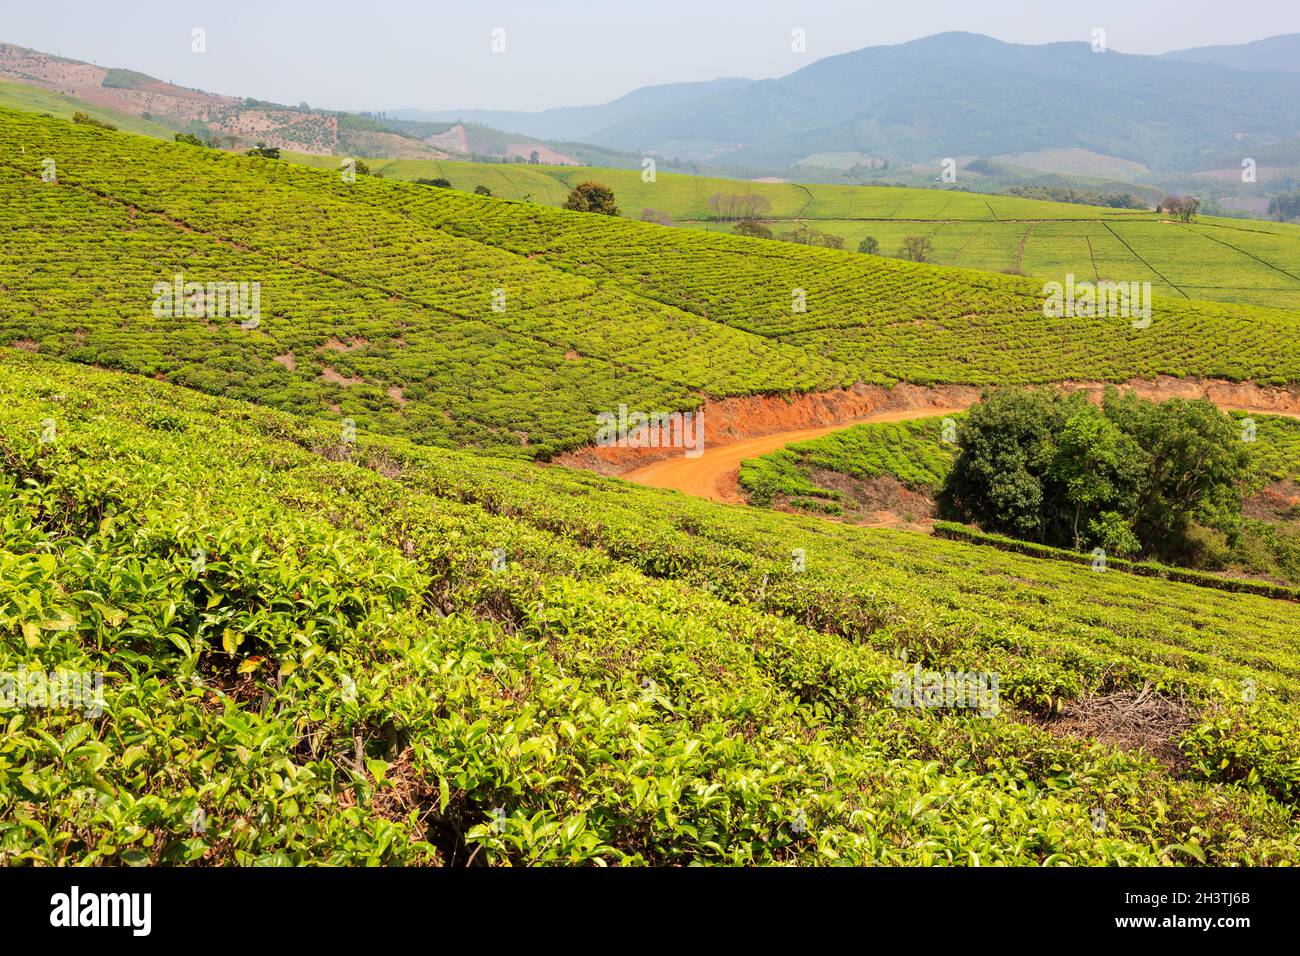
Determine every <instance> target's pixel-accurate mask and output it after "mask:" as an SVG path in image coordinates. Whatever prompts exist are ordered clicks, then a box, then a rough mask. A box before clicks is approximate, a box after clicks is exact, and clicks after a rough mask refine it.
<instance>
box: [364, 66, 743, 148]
mask: <svg viewBox="0 0 1300 956" xmlns="http://www.w3.org/2000/svg"><path fill="white" fill-rule="evenodd" d="M751 83H753V80H746V79H740V78H731V79H721V80H707V81H705V82H701V83H665V84H662V85H659V86H644V87H642V88H641V89H639V90H633V91H632V92H631V93H628V94H627V95H626V96H620V97H619V98H618V99H616V100H612V101H611V102H609V103H605V104H603V105H600V106H565V107H560V108H558V109H551V110H544V111H542V112H540V113H526V112H516V111H510V110H436V111H432V112H431V111H428V110H418V109H402V110H395V111H390V112H388V113H387V114H386V115H388V116H391V117H393V118H394V119H402V120H419V121H426V122H430V121H431V122H457V123H459V122H466V123H482V124H484V125H486V126H495V127H496V128H497V129H508V130H510V131H512V132H515V133H522V134H524V135H526V136H540V137H543V138H545V139H552V140H577V141H592V142H598V141H599V139H600V137H601V136H602V134H604V132H605V131H606V130H608V129H609V128H610V127H615V126H618V125H619V124H621V123H626V122H629V121H631V122H635V121H636V120H638V119H639V118H640V117H643V116H646V115H650V114H654V113H658V112H661V111H666V110H672V109H676V108H678V107H680V106H682V105H683V104H689V103H693V102H696V101H698V100H699V99H701V98H708V97H709V96H711V95H713V94H716V93H728V92H732V91H735V90H738V89H741V88H743V87H746V86H748V85H750V84H751Z"/></svg>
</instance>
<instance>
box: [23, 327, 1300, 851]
mask: <svg viewBox="0 0 1300 956" xmlns="http://www.w3.org/2000/svg"><path fill="white" fill-rule="evenodd" d="M0 354H2V356H3V358H2V359H0V469H2V471H0V486H2V487H3V493H0V520H2V521H3V522H4V526H5V528H6V534H5V537H4V543H3V546H2V547H0V635H2V636H3V640H2V641H0V654H2V655H3V662H2V664H0V670H4V671H7V672H13V671H14V670H15V669H19V668H30V669H31V670H42V671H50V670H55V669H59V670H62V671H71V672H78V673H80V672H99V673H101V674H102V675H103V679H104V688H103V710H102V713H97V714H90V715H87V714H83V713H81V712H79V711H75V710H69V709H58V708H51V707H49V706H34V707H31V708H29V709H26V710H23V711H21V712H19V713H16V714H13V715H12V716H10V718H9V720H8V724H7V731H8V733H7V735H6V739H5V742H4V744H3V745H2V746H3V753H4V756H5V759H4V761H0V780H2V781H3V783H4V786H3V787H0V808H3V812H0V855H2V856H3V858H4V859H5V860H31V861H46V862H57V861H63V860H72V859H76V860H79V861H84V862H97V861H114V860H120V861H122V862H179V861H183V860H189V861H198V860H203V861H205V862H210V863H221V862H235V861H237V862H243V863H252V862H263V863H286V862H297V861H303V860H327V861H330V862H335V863H349V862H351V863H360V862H371V863H382V862H388V863H400V862H408V863H409V862H441V863H454V864H460V863H464V862H466V861H467V860H469V859H470V858H472V859H473V860H475V861H476V862H480V863H482V862H487V863H505V862H512V863H527V862H539V861H565V862H580V861H596V862H607V863H617V862H658V863H692V862H705V863H707V862H731V863H741V862H751V861H753V862H791V863H795V862H797V863H819V862H849V863H861V862H898V863H902V862H912V863H924V864H933V863H995V862H1007V863H1045V864H1055V863H1102V862H1128V863H1183V862H1186V863H1196V862H1209V863H1225V862H1244V863H1280V862H1295V861H1296V860H1297V859H1300V857H1298V856H1297V854H1300V830H1298V829H1297V827H1296V824H1295V820H1294V809H1293V806H1291V805H1289V804H1288V803H1286V802H1283V801H1286V800H1291V799H1294V796H1295V794H1294V782H1295V779H1296V776H1295V771H1296V769H1297V765H1296V755H1295V753H1294V752H1293V742H1294V740H1295V735H1294V727H1293V726H1292V725H1293V724H1294V720H1295V716H1294V714H1295V711H1294V708H1295V707H1296V705H1297V704H1296V702H1297V701H1298V700H1300V664H1298V663H1297V657H1296V648H1295V647H1294V641H1293V640H1291V639H1290V636H1289V635H1291V634H1293V632H1294V627H1295V623H1296V614H1297V613H1298V612H1297V611H1296V610H1295V608H1294V607H1293V606H1291V605H1287V604H1284V603H1283V602H1275V601H1268V600H1264V599H1260V598H1252V597H1249V596H1242V595H1230V594H1217V593H1208V594H1207V593H1206V592H1204V591H1201V590H1199V589H1194V588H1190V587H1186V586H1181V585H1176V584H1167V583H1163V582H1150V581H1148V582H1143V587H1142V588H1140V589H1139V588H1135V587H1134V586H1133V585H1132V583H1131V582H1130V581H1127V580H1123V579H1122V577H1121V576H1119V575H1116V576H1112V577H1109V578H1105V577H1100V576H1096V575H1089V573H1088V572H1087V571H1086V570H1084V571H1080V570H1079V569H1072V568H1065V567H1061V566H1057V565H1055V563H1054V562H1042V561H1034V560H1032V559H1029V558H1021V557H1018V556H1015V555H1007V554H1002V553H1000V552H996V551H989V550H987V549H980V548H970V547H964V546H960V545H955V544H950V543H944V542H938V541H932V540H929V539H924V538H920V537H918V536H907V535H897V534H888V533H866V532H862V531H860V530H857V529H852V528H842V527H841V528H835V527H830V526H827V525H825V524H823V523H820V522H815V521H809V520H805V519H798V518H792V517H788V516H782V515H774V514H770V513H764V512H760V511H753V510H748V509H737V508H727V507H720V506H714V505H709V504H707V503H702V502H695V501H690V500H687V499H683V498H681V497H680V496H676V495H671V494H667V493H659V492H655V491H652V490H648V489H640V488H636V487H633V486H628V485H626V484H623V483H621V482H617V481H613V480H608V479H600V478H596V477H594V476H590V475H584V474H579V473H573V472H568V471H566V470H563V469H558V468H550V469H541V468H537V467H535V466H531V465H526V464H522V463H510V462H504V461H500V460H496V461H487V460H484V459H480V458H476V457H473V456H470V455H465V454H461V453H454V452H443V451H438V450H436V449H430V448H421V447H419V446H415V445H411V444H409V443H407V442H405V441H402V440H397V439H387V438H372V437H370V436H368V435H366V434H364V433H361V434H359V435H358V436H357V440H356V442H355V443H343V444H340V443H339V441H338V436H337V434H336V433H335V431H334V430H333V429H331V428H329V427H327V426H323V425H321V424H313V423H311V422H309V421H307V420H304V419H295V418H292V417H288V416H284V415H282V414H279V413H276V412H274V411H270V410H266V409H258V408H255V407H251V406H245V405H240V404H238V403H234V402H229V401H224V400H219V399H214V398H209V397H205V396H200V395H196V394H194V393H192V392H186V391H184V390H179V389H176V388H175V387H173V386H169V385H166V384H162V383H157V382H151V381H148V380H145V379H142V378H138V377H127V376H122V375H120V374H117V373H111V372H106V371H97V370H91V369H84V368H81V369H79V368H76V367H75V366H72V365H70V364H66V363H61V362H54V361H49V360H44V359H41V358H39V357H30V356H24V355H22V354H21V353H15V352H13V351H5V352H4V353H0ZM386 476H391V477H386ZM791 548H803V549H805V550H806V555H807V559H808V560H807V566H806V568H805V569H804V570H802V571H797V572H796V571H792V569H791V564H790V557H789V555H790V550H791ZM1048 595H1050V596H1051V602H1050V603H1048V602H1047V601H1046V600H1044V599H1045V598H1046V597H1047V596H1048ZM901 650H906V651H907V652H908V654H909V655H910V656H909V666H910V662H913V661H915V662H920V663H921V665H922V667H928V668H938V669H944V668H969V669H973V670H984V669H990V670H993V671H995V672H996V673H999V674H1000V675H1001V677H1002V684H1001V686H1002V707H1001V710H1000V712H999V713H998V714H997V715H996V716H994V715H988V716H979V715H978V714H977V713H976V712H974V711H963V710H961V709H947V710H944V709H939V710H930V709H926V708H920V709H914V708H909V707H901V708H900V707H897V706H890V701H891V697H893V696H894V694H895V691H896V686H897V682H896V678H895V672H896V671H898V670H899V667H900V665H899V663H898V662H897V658H896V657H894V656H893V655H894V654H896V653H897V652H899V651H901ZM1245 679H1250V680H1253V681H1256V682H1257V684H1258V699H1257V700H1256V701H1255V702H1254V703H1252V704H1249V705H1247V704H1245V703H1243V702H1242V700H1241V696H1240V688H1239V686H1238V685H1239V682H1240V681H1241V680H1245ZM1147 681H1154V682H1156V684H1157V686H1159V687H1161V688H1162V689H1163V690H1164V692H1165V693H1168V694H1171V695H1175V694H1178V693H1179V692H1182V693H1185V694H1186V695H1187V700H1186V706H1187V708H1188V717H1189V720H1190V721H1191V723H1190V724H1189V726H1188V728H1187V730H1186V731H1185V732H1184V733H1183V735H1182V741H1183V747H1184V752H1185V754H1186V760H1187V762H1186V764H1185V765H1183V769H1182V770H1181V771H1180V774H1181V776H1178V775H1175V774H1174V773H1173V772H1172V771H1170V770H1169V769H1167V768H1164V767H1162V766H1160V765H1158V764H1156V763H1153V762H1151V761H1149V760H1147V759H1143V758H1140V757H1138V756H1135V755H1131V754H1126V753H1122V752H1117V751H1115V750H1113V749H1112V748H1110V747H1107V746H1099V745H1094V744H1091V743H1089V742H1088V741H1082V740H1072V739H1069V738H1058V737H1055V736H1053V735H1052V734H1051V733H1049V732H1047V731H1046V730H1044V729H1041V728H1039V727H1037V726H1034V725H1032V723H1029V722H1026V721H1027V720H1028V716H1027V715H1029V714H1032V713H1038V714H1043V715H1046V714H1049V713H1051V712H1052V711H1053V710H1056V709H1059V708H1060V707H1061V706H1062V704H1063V703H1064V704H1067V705H1068V702H1069V701H1071V700H1075V699H1077V698H1079V697H1080V696H1081V695H1082V694H1084V693H1086V692H1087V691H1088V690H1091V689H1095V688H1103V687H1104V688H1110V689H1116V688H1135V687H1140V686H1142V684H1143V683H1145V682H1147ZM891 685H894V690H891ZM1288 722H1290V723H1288ZM1288 774H1290V776H1288ZM1194 777H1202V778H1208V781H1209V782H1196V781H1195V780H1194V779H1192V778H1194ZM1225 780H1233V781H1238V782H1239V785H1231V786H1226V785H1224V784H1223V783H1218V782H1213V781H1225ZM90 790H93V791H94V792H95V793H96V798H95V800H93V801H87V800H85V799H84V794H85V793H87V792H88V791H90ZM1099 810H1100V811H1102V815H1101V816H1100V817H1099V815H1098V812H1097V811H1099ZM200 812H201V819H202V820H203V822H204V826H203V827H202V828H196V827H195V824H194V821H195V819H199V818H200ZM1099 819H1100V820H1101V824H1100V825H1098V820H1099Z"/></svg>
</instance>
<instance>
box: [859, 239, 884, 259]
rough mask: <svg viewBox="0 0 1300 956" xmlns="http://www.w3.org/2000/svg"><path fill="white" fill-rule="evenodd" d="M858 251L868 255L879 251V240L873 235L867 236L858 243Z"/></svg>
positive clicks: (876, 253)
mask: <svg viewBox="0 0 1300 956" xmlns="http://www.w3.org/2000/svg"><path fill="white" fill-rule="evenodd" d="M858 252H862V253H866V254H867V255H869V256H874V255H878V254H879V253H880V241H879V240H878V239H877V238H876V237H875V236H867V237H865V238H864V239H863V240H862V241H861V242H859V243H858Z"/></svg>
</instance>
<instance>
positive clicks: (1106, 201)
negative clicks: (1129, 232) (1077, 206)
mask: <svg viewBox="0 0 1300 956" xmlns="http://www.w3.org/2000/svg"><path fill="white" fill-rule="evenodd" d="M1003 192H1004V193H1005V194H1006V195H1008V196H1019V197H1020V198H1021V199H1046V200H1050V201H1052V202H1070V203H1081V204H1082V205H1085V206H1107V207H1109V208H1111V209H1146V208H1148V204H1147V203H1145V202H1143V201H1142V200H1141V199H1139V198H1138V197H1137V196H1134V195H1133V194H1132V193H1105V192H1101V191H1099V190H1096V189H1076V188H1074V187H1072V186H1008V187H1007V188H1006V189H1004V190H1003Z"/></svg>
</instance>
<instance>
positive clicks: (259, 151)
mask: <svg viewBox="0 0 1300 956" xmlns="http://www.w3.org/2000/svg"><path fill="white" fill-rule="evenodd" d="M245 155H246V156H260V157H262V159H279V158H280V147H278V146H267V145H266V144H265V143H261V142H259V143H258V144H257V145H256V146H254V147H253V148H252V149H250V150H249V151H248V152H247V153H246V154H245Z"/></svg>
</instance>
